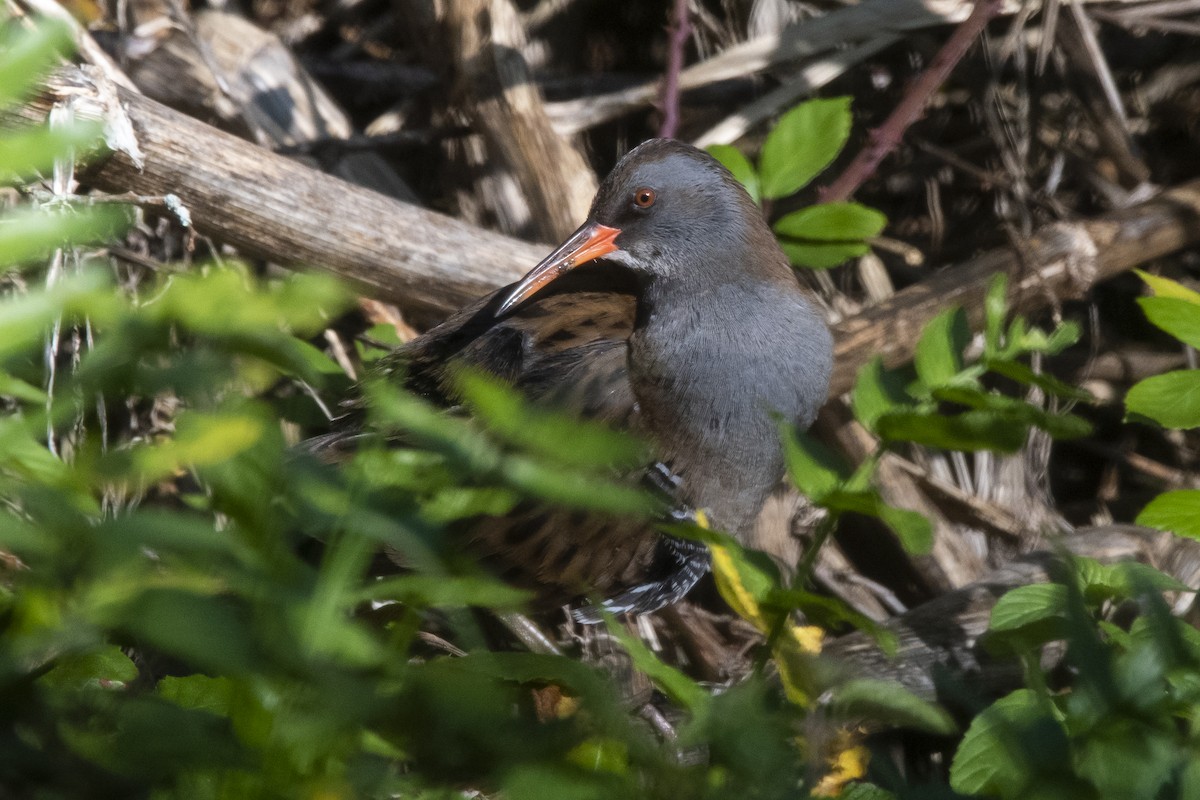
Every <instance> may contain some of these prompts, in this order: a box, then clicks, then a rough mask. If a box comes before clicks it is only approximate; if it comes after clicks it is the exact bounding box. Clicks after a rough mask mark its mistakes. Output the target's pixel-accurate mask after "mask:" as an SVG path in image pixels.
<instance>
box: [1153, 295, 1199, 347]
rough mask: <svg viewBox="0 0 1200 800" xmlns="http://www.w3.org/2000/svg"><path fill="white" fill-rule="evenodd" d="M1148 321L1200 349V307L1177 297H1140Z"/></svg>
mask: <svg viewBox="0 0 1200 800" xmlns="http://www.w3.org/2000/svg"><path fill="white" fill-rule="evenodd" d="M1138 305H1140V306H1141V307H1142V311H1143V312H1145V314H1146V319H1148V320H1150V321H1151V322H1152V323H1154V325H1155V326H1157V327H1158V328H1161V329H1162V330H1164V331H1166V332H1167V333H1169V334H1171V335H1172V336H1174V337H1175V338H1176V339H1178V340H1179V341H1181V342H1183V343H1184V344H1186V345H1188V346H1190V347H1200V305H1196V304H1195V303H1192V302H1190V301H1188V300H1182V299H1180V298H1177V297H1139V298H1138Z"/></svg>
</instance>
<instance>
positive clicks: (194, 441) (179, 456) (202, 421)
mask: <svg viewBox="0 0 1200 800" xmlns="http://www.w3.org/2000/svg"><path fill="white" fill-rule="evenodd" d="M265 425H266V422H265V421H264V420H263V419H261V418H260V417H258V416H257V415H253V414H244V413H236V412H228V413H219V414H217V413H214V414H205V413H202V412H192V413H189V414H183V415H180V417H179V421H178V423H177V424H176V435H175V437H174V438H173V439H168V440H166V441H164V442H162V443H161V444H159V445H157V446H153V447H144V448H140V449H138V450H137V451H135V461H136V463H137V465H138V470H139V473H140V474H141V475H142V476H143V477H144V478H145V479H146V480H156V479H158V478H160V477H162V476H165V475H168V474H170V473H171V472H173V471H175V470H177V469H181V468H184V467H191V466H197V467H204V466H209V465H211V464H218V463H220V462H223V461H227V460H229V459H231V458H233V457H234V456H236V455H237V454H238V453H241V452H243V451H245V450H247V449H249V448H250V447H252V446H253V445H254V444H255V443H256V442H258V441H259V439H260V438H261V437H262V436H263V434H264V433H265Z"/></svg>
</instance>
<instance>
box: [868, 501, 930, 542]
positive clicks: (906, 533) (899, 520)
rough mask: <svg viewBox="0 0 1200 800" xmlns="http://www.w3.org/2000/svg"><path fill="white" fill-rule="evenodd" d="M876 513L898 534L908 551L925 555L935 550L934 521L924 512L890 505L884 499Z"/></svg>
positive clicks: (897, 536)
mask: <svg viewBox="0 0 1200 800" xmlns="http://www.w3.org/2000/svg"><path fill="white" fill-rule="evenodd" d="M876 513H877V515H878V516H879V519H881V520H882V521H883V522H885V523H886V524H887V526H888V527H889V528H891V529H892V532H893V533H895V534H896V538H898V539H899V540H900V544H901V545H902V546H903V547H904V549H905V550H906V551H907V552H909V553H912V554H913V555H924V554H926V553H928V552H930V551H931V550H933V523H931V522H930V521H929V520H928V519H927V518H926V517H925V516H924V515H923V514H920V513H918V512H916V511H911V510H909V509H907V508H896V507H895V506H890V505H888V504H887V503H884V502H883V501H882V499H881V500H880V502H879V507H878V509H877V511H876Z"/></svg>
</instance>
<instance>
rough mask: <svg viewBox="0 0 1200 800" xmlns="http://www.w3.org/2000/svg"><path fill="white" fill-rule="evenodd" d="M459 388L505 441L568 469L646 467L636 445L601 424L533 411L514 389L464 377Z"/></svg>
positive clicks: (469, 373)
mask: <svg viewBox="0 0 1200 800" xmlns="http://www.w3.org/2000/svg"><path fill="white" fill-rule="evenodd" d="M456 382H457V388H458V390H459V392H461V394H462V397H463V400H464V401H465V402H466V403H467V405H468V406H470V408H471V410H472V411H473V412H474V413H475V414H476V415H477V416H478V417H479V418H480V419H482V420H483V421H484V422H485V423H486V424H487V426H488V428H490V429H491V430H493V431H495V432H496V433H497V434H499V435H500V436H501V437H503V438H504V439H506V440H508V441H510V442H512V443H514V444H517V445H520V446H522V447H525V448H528V449H529V451H531V452H534V453H539V454H541V455H543V456H546V457H547V458H551V459H554V460H555V461H557V462H559V463H561V464H566V465H569V466H598V467H620V466H626V467H628V466H633V465H636V464H641V463H645V461H646V454H645V447H644V446H643V445H642V443H641V442H639V441H637V439H635V438H633V437H632V436H629V435H627V434H624V433H620V432H618V431H614V430H612V429H611V428H608V427H606V426H605V425H602V424H600V423H598V422H593V421H584V420H576V419H571V418H569V417H567V416H564V415H561V414H553V413H549V412H546V411H542V410H540V409H535V408H533V407H531V406H530V405H529V404H528V403H527V402H525V400H524V399H523V398H522V397H521V395H520V394H519V393H518V392H517V391H516V390H514V389H512V388H511V387H508V386H505V385H503V384H501V383H500V382H499V381H498V380H496V379H495V378H490V377H486V376H484V375H482V374H480V373H477V372H472V371H463V372H461V373H460V374H459V375H458V376H457V381H456Z"/></svg>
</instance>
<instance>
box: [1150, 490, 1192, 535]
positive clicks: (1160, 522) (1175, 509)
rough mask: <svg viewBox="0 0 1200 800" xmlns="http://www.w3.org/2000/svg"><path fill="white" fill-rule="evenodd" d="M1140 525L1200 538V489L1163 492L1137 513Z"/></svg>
mask: <svg viewBox="0 0 1200 800" xmlns="http://www.w3.org/2000/svg"><path fill="white" fill-rule="evenodd" d="M1136 522H1137V524H1138V525H1146V526H1148V527H1151V528H1158V529H1159V530H1161V531H1170V532H1172V533H1174V534H1177V535H1179V536H1186V537H1188V538H1189V539H1200V489H1180V490H1177V491H1174V492H1163V493H1162V494H1160V495H1159V496H1158V497H1156V498H1154V499H1153V500H1151V501H1150V502H1149V503H1148V504H1147V505H1146V507H1145V508H1143V509H1142V513H1140V514H1138V515H1137V520H1136Z"/></svg>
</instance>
